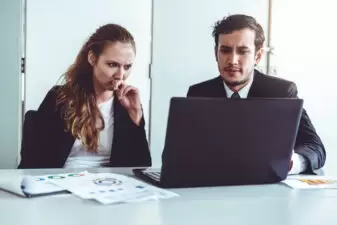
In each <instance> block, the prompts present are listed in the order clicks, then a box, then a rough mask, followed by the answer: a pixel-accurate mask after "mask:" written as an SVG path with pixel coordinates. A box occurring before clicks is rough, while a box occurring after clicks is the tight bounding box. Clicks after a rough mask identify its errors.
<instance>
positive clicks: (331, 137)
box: [271, 0, 337, 171]
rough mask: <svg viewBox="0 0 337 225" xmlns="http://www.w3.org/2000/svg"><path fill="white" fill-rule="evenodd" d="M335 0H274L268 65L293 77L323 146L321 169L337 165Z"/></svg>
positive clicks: (336, 15) (283, 74)
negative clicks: (324, 154) (272, 49)
mask: <svg viewBox="0 0 337 225" xmlns="http://www.w3.org/2000/svg"><path fill="white" fill-rule="evenodd" d="M336 8H337V2H336V1H334V0H321V1H306V0H296V1H294V0H282V1H274V6H273V19H272V21H273V23H272V36H271V37H272V45H273V46H275V55H274V56H273V57H272V61H271V64H272V66H273V67H274V68H275V69H276V71H277V76H279V77H283V78H286V79H289V80H292V81H295V82H296V84H297V86H298V89H299V96H300V97H301V98H303V99H304V107H305V108H306V110H307V111H308V114H309V116H310V118H311V120H312V122H313V124H314V126H315V128H316V130H317V132H318V134H319V135H320V136H321V138H322V141H323V143H324V145H325V147H326V150H327V164H326V170H334V171H335V170H336V171H337V166H336V163H335V161H336V160H337V142H336V140H337V132H336V128H337V101H336V99H337V88H336V85H337V69H336V52H337V45H336V40H337V27H336V24H335V23H336V22H335V21H337V14H336Z"/></svg>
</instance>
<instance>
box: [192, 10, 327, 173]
mask: <svg viewBox="0 0 337 225" xmlns="http://www.w3.org/2000/svg"><path fill="white" fill-rule="evenodd" d="M213 37H214V40H215V49H214V50H215V57H216V61H217V64H218V68H219V72H220V76H218V77H216V78H214V79H211V80H207V81H205V82H202V83H199V84H195V85H193V86H191V87H190V88H189V90H188V93H187V97H225V98H229V99H230V98H250V97H254V98H258V97H261V98H268V97H269V98H289V97H293V98H296V97H297V87H296V85H295V84H294V83H293V82H290V81H287V80H283V79H280V78H276V77H272V76H268V75H265V74H262V73H261V72H259V71H257V70H255V69H254V67H255V66H256V65H257V64H258V62H259V61H260V59H261V57H262V54H263V48H262V46H263V43H264V40H265V38H264V32H263V29H262V27H261V25H260V24H258V23H257V22H256V20H255V19H254V18H253V17H251V16H247V15H231V16H229V17H227V18H224V19H223V20H220V21H218V22H217V23H216V24H215V26H214V30H213ZM325 159H326V152H325V149H324V146H323V144H322V142H321V139H320V138H319V136H318V135H317V133H316V131H315V128H314V127H313V125H312V123H311V121H310V118H309V116H308V115H307V113H306V111H305V110H303V112H302V116H301V120H300V125H299V130H298V134H297V137H296V142H295V147H294V152H293V155H292V159H291V163H290V165H291V167H290V171H289V174H298V173H313V171H314V170H317V169H319V168H321V167H323V165H324V163H325Z"/></svg>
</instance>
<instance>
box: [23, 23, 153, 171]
mask: <svg viewBox="0 0 337 225" xmlns="http://www.w3.org/2000/svg"><path fill="white" fill-rule="evenodd" d="M135 54H136V46H135V41H134V39H133V36H132V35H131V34H130V33H129V32H128V31H127V30H126V29H125V28H123V27H121V26H120V25H117V24H107V25H105V26H102V27H100V28H99V29H97V31H96V32H95V33H94V34H93V35H92V36H91V37H90V38H89V40H88V41H87V42H86V43H85V44H84V46H83V47H82V49H81V51H80V52H79V54H78V56H77V58H76V60H75V63H74V64H73V65H72V66H71V67H70V68H69V69H68V71H67V72H66V73H65V75H64V78H65V83H64V84H63V85H62V86H55V87H53V88H52V89H51V90H50V91H49V92H48V94H47V95H46V97H45V99H44V100H43V102H42V103H41V105H40V107H39V109H38V111H37V112H36V113H35V114H36V115H34V116H35V117H31V118H30V120H32V121H33V122H32V121H29V123H30V124H31V125H30V126H31V129H30V130H33V135H30V136H29V135H28V136H29V138H27V137H26V136H27V135H25V134H24V135H23V136H24V137H23V142H22V147H21V162H20V165H19V168H79V167H85V168H89V167H100V166H111V167H125V166H127V167H138V166H151V156H150V152H149V147H148V143H147V139H146V134H145V129H144V124H145V122H144V117H143V113H142V108H141V103H140V98H139V91H138V89H137V88H135V87H133V86H130V85H128V84H126V83H125V81H126V79H127V78H128V77H129V75H130V72H131V68H132V65H133V62H134V59H135ZM25 123H26V121H25ZM27 123H28V121H27ZM24 129H28V128H24ZM24 132H25V131H24ZM28 132H29V131H28ZM30 132H31V131H30Z"/></svg>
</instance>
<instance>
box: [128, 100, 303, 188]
mask: <svg viewBox="0 0 337 225" xmlns="http://www.w3.org/2000/svg"><path fill="white" fill-rule="evenodd" d="M302 107H303V100H302V99H294V98H293V99H261V98H258V99H252V98H249V99H237V100H224V99H218V98H178V97H175V98H172V99H171V102H170V109H169V116H168V123H167V129H166V139H165V146H164V150H163V154H162V167H161V169H151V168H148V169H135V170H134V174H135V175H136V176H137V177H138V178H140V179H142V180H145V181H147V182H150V183H151V184H154V185H156V186H159V187H163V188H182V187H200V186H222V185H249V184H267V183H276V182H280V181H281V180H284V179H285V178H286V177H287V174H288V170H289V163H290V159H291V155H292V150H293V148H294V145H295V139H296V135H297V130H298V126H299V121H300V117H301V112H302Z"/></svg>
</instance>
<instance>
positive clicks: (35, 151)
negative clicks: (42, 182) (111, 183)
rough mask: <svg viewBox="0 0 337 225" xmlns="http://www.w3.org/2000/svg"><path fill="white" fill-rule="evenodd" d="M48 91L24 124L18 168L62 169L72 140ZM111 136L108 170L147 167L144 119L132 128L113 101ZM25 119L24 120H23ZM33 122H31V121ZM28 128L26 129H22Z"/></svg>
mask: <svg viewBox="0 0 337 225" xmlns="http://www.w3.org/2000/svg"><path fill="white" fill-rule="evenodd" d="M57 88H58V87H54V88H52V89H51V90H50V91H49V92H48V94H47V95H46V97H45V99H44V100H43V102H42V103H41V105H40V107H39V109H38V111H37V112H35V114H36V115H34V116H32V115H30V114H32V113H30V114H29V117H30V118H29V120H31V121H25V123H27V124H24V133H25V132H26V133H28V132H29V131H28V129H30V132H33V133H32V134H30V135H25V134H24V135H23V140H22V146H21V162H20V164H19V168H63V166H64V164H65V162H66V160H67V157H68V155H69V153H70V150H71V148H72V146H73V144H74V142H75V138H74V137H73V136H72V135H71V133H70V132H66V131H65V122H64V120H63V119H62V117H61V114H60V109H59V108H56V89H57ZM113 107H114V134H113V144H112V148H111V157H110V163H109V165H106V166H110V167H148V166H151V156H150V151H149V146H148V142H147V139H146V133H145V129H144V125H145V122H144V118H142V121H141V125H140V126H137V125H135V124H134V123H133V122H132V120H131V119H130V117H129V115H128V113H127V111H126V109H125V108H124V107H123V106H122V105H121V104H120V102H119V101H118V99H117V98H115V99H114V103H113ZM26 119H28V118H26ZM32 120H33V121H32ZM25 126H29V127H30V128H27V127H26V128H25Z"/></svg>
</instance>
